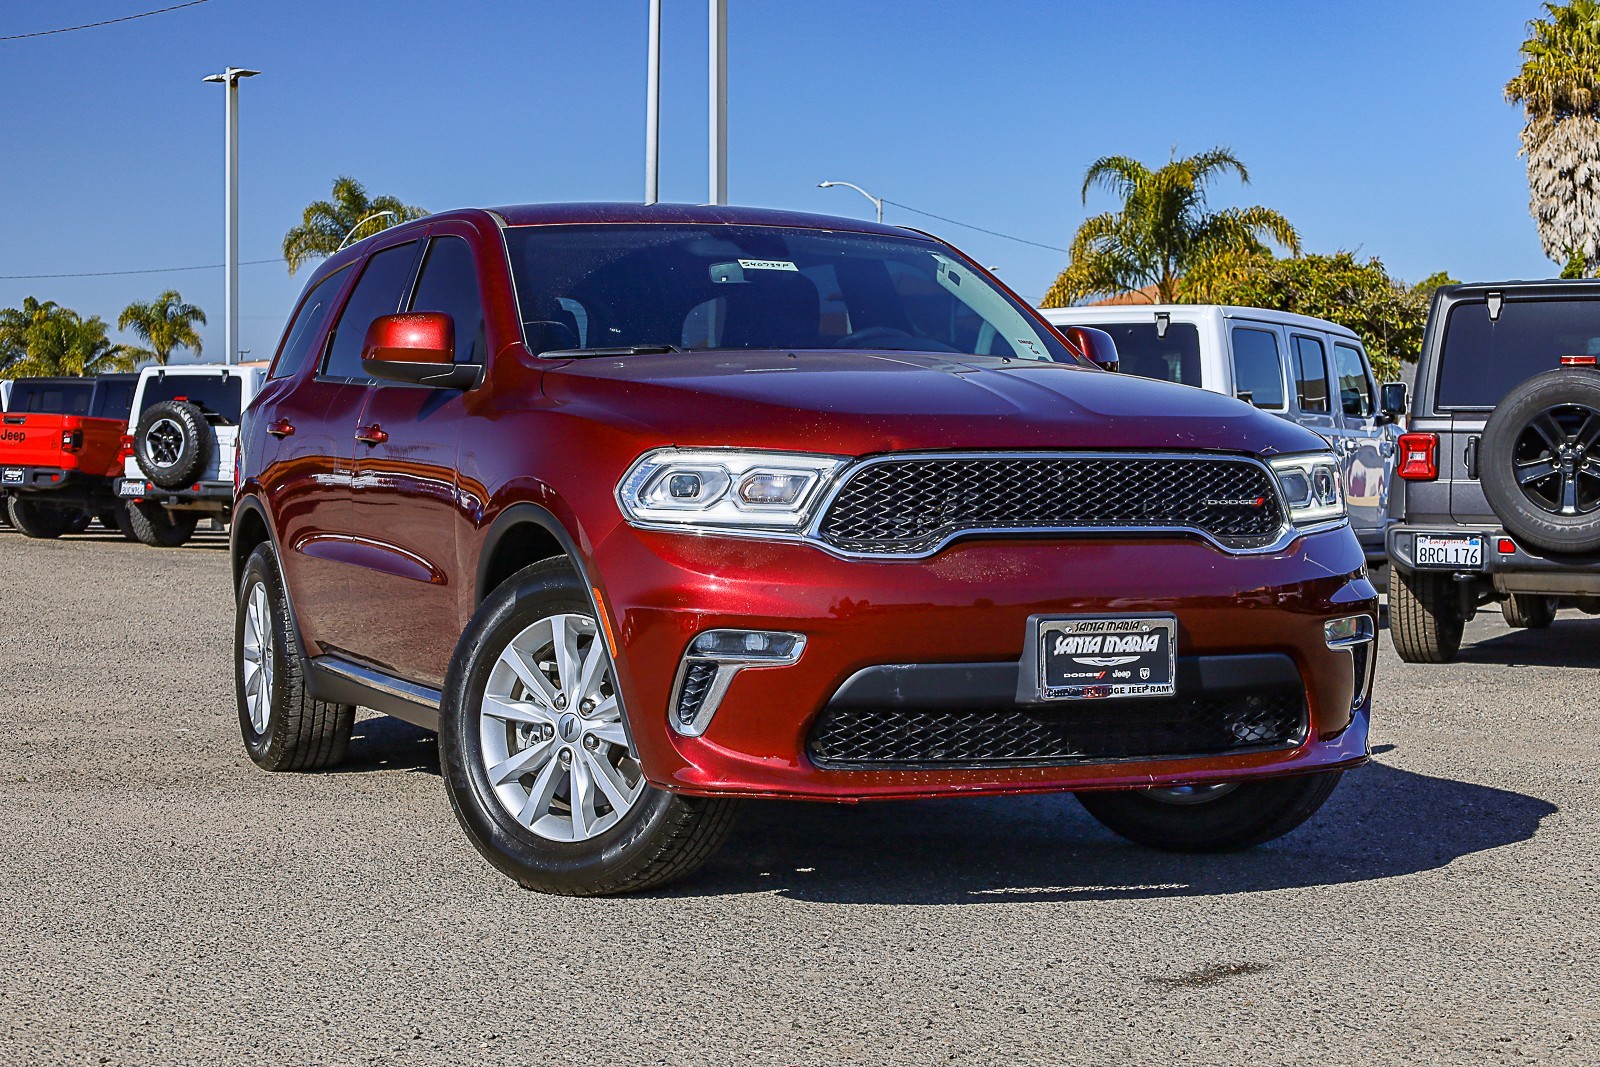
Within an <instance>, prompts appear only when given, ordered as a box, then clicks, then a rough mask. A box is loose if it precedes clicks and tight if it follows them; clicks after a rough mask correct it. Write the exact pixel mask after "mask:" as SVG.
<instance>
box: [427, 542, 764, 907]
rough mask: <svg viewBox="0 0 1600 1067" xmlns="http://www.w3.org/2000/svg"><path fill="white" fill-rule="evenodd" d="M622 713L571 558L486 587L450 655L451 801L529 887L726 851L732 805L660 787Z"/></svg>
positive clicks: (612, 882) (492, 855)
mask: <svg viewBox="0 0 1600 1067" xmlns="http://www.w3.org/2000/svg"><path fill="white" fill-rule="evenodd" d="M622 715H623V713H622V707H621V704H620V701H619V699H618V696H617V688H616V677H615V668H614V667H613V665H612V663H611V657H610V654H609V653H608V651H607V649H606V645H605V640H604V638H603V637H602V636H601V634H600V628H599V625H598V623H597V622H596V620H595V617H594V608H593V606H592V605H591V604H590V601H589V597H588V595H587V591H586V590H585V588H584V585H583V582H582V581H581V580H580V579H579V577H578V575H577V574H576V573H575V572H574V571H573V569H572V567H571V565H570V563H569V562H568V561H567V560H565V559H553V560H546V561H545V562H543V563H538V564H535V565H533V566H531V567H528V568H526V569H525V570H522V571H519V572H518V573H517V574H515V575H513V576H512V577H511V578H510V579H508V580H507V581H506V582H505V583H504V584H503V585H501V586H500V587H499V588H498V589H496V590H495V591H494V592H493V593H492V594H490V596H489V597H488V598H487V599H486V600H485V601H484V602H483V604H482V606H480V607H479V609H478V611H477V613H476V614H475V615H474V616H473V618H472V621H471V623H469V624H468V626H467V631H466V633H465V634H463V635H462V638H461V643H460V645H459V646H458V647H457V649H456V654H455V657H454V659H453V660H452V662H451V665H450V673H449V676H448V677H447V678H446V681H445V692H444V704H443V706H442V708H441V709H440V728H439V762H440V766H441V768H442V769H443V772H444V779H445V785H446V788H447V789H448V791H449V794H450V803H451V806H452V807H453V808H454V809H455V813H456V818H457V819H458V820H460V822H461V826H462V828H463V829H464V830H465V831H466V833H467V837H468V838H469V839H470V840H471V841H472V843H473V845H474V846H475V847H476V848H477V849H478V851H479V852H480V853H482V854H483V856H484V858H485V859H487V860H488V861H489V862H490V863H491V864H493V865H494V866H495V867H496V868H498V869H499V870H500V871H502V872H503V873H505V874H507V875H509V876H510V877H511V878H513V879H515V880H516V881H517V882H519V883H520V884H521V885H523V886H524V887H526V888H528V889H535V890H539V891H541V892H546V893H560V894H565V895H571V896H595V895H602V894H611V893H628V892H636V891H640V890H645V889H652V888H655V887H657V886H660V885H664V884H666V883H667V882H670V881H674V880H676V879H678V878H682V877H685V876H686V875H688V874H690V873H691V872H693V871H694V870H695V869H696V868H698V867H699V866H700V865H701V864H702V863H704V862H705V861H706V859H708V858H709V857H710V856H711V855H712V853H713V852H715V851H716V849H717V848H718V846H720V845H721V844H722V842H723V840H724V838H725V837H726V836H727V833H728V830H729V828H730V827H731V825H732V817H733V811H734V805H733V803H732V802H731V801H728V800H719V799H704V798H695V797H681V796H677V795H676V794H673V793H668V792H666V791H664V790H660V789H657V788H655V787H654V786H652V785H650V784H649V782H647V781H646V780H645V778H644V772H643V770H642V769H641V768H640V767H639V763H638V761H637V759H636V758H635V756H634V754H633V753H632V750H631V747H630V745H629V742H628V735H627V729H626V726H625V725H624V723H623V718H622Z"/></svg>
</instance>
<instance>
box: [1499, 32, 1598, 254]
mask: <svg viewBox="0 0 1600 1067" xmlns="http://www.w3.org/2000/svg"><path fill="white" fill-rule="evenodd" d="M1544 11H1545V16H1546V17H1545V18H1543V19H1534V20H1533V21H1532V22H1529V23H1528V39H1527V40H1526V41H1524V42H1523V43H1522V55H1523V61H1522V69H1521V70H1520V71H1519V72H1518V73H1517V76H1516V77H1515V78H1512V79H1511V81H1510V82H1508V83H1507V84H1506V99H1508V100H1510V101H1511V102H1512V103H1518V104H1521V105H1522V109H1523V113H1524V115H1525V117H1526V122H1525V123H1524V125H1523V127H1522V154H1523V155H1525V156H1527V157H1528V190H1529V194H1530V196H1529V204H1528V209H1529V211H1530V212H1531V213H1532V215H1533V219H1534V224H1535V225H1536V226H1537V227H1538V229H1539V240H1540V242H1541V243H1542V244H1543V245H1544V253H1545V255H1547V256H1549V257H1550V258H1551V259H1553V260H1554V261H1555V262H1557V263H1560V264H1563V265H1564V266H1565V267H1566V272H1567V273H1570V274H1574V275H1579V276H1582V275H1592V274H1594V273H1595V271H1596V269H1597V268H1600V2H1597V0H1571V3H1568V4H1557V3H1546V4H1545V5H1544Z"/></svg>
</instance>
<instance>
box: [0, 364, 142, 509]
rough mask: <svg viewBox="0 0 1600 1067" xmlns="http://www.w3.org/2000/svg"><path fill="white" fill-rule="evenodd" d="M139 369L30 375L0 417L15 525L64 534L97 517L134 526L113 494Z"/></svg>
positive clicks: (6, 488)
mask: <svg viewBox="0 0 1600 1067" xmlns="http://www.w3.org/2000/svg"><path fill="white" fill-rule="evenodd" d="M137 383H138V376H137V375H134V374H105V375H101V376H99V377H95V378H22V379H19V380H18V381H17V382H15V383H14V384H13V385H12V389H11V402H10V404H9V405H8V407H7V410H6V412H5V414H4V415H0V494H3V495H4V497H5V505H6V512H7V514H8V516H9V517H10V520H11V525H13V526H15V527H16V528H17V529H18V530H19V531H20V532H22V533H23V534H25V535H27V536H28V537H60V536H61V535H62V534H64V533H72V532H76V531H78V530H82V529H83V528H84V527H85V526H87V525H88V523H89V520H90V519H91V518H95V517H99V518H100V519H101V520H102V521H103V522H104V523H105V524H106V525H108V526H113V527H116V528H119V529H120V528H122V527H124V526H126V521H125V519H123V518H122V517H121V515H120V512H121V511H122V509H123V507H124V505H122V504H121V503H120V502H119V501H118V500H117V498H116V494H115V493H114V492H113V488H114V486H113V481H112V479H114V478H115V477H116V476H117V475H119V474H121V473H122V454H123V445H124V440H123V439H124V436H125V435H126V434H127V432H128V411H129V409H130V407H131V406H132V402H133V390H134V386H135V385H136V384H137Z"/></svg>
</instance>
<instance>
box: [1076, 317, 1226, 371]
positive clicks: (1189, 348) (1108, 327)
mask: <svg viewBox="0 0 1600 1067" xmlns="http://www.w3.org/2000/svg"><path fill="white" fill-rule="evenodd" d="M1091 325H1092V326H1093V327H1094V328H1095V329H1097V330H1104V331H1105V332H1106V333H1109V334H1110V335H1111V339H1112V340H1114V341H1116V342H1117V361H1118V365H1117V369H1118V370H1120V371H1121V372H1122V373H1123V374H1137V375H1138V376H1139V377H1141V378H1154V379H1155V380H1156V381H1160V382H1177V383H1178V384H1180V385H1199V384H1200V331H1199V330H1197V329H1196V328H1195V327H1194V324H1193V323H1188V322H1174V323H1169V324H1168V326H1167V335H1166V336H1165V337H1157V336H1156V324H1155V323H1153V322H1096V323H1087V322H1084V323H1068V324H1066V325H1063V326H1062V329H1067V328H1068V326H1091Z"/></svg>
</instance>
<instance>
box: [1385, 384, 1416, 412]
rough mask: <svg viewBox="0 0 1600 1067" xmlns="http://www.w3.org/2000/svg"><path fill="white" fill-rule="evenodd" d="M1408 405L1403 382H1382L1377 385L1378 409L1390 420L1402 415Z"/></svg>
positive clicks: (1409, 403)
mask: <svg viewBox="0 0 1600 1067" xmlns="http://www.w3.org/2000/svg"><path fill="white" fill-rule="evenodd" d="M1410 406H1411V402H1410V398H1409V397H1408V396H1407V395H1406V383H1405V382H1384V383H1383V384H1382V385H1380V386H1378V410H1379V411H1381V412H1382V413H1383V414H1385V415H1387V416H1389V418H1390V419H1391V420H1393V419H1398V418H1399V417H1400V416H1401V415H1404V414H1405V413H1406V411H1407V409H1408V408H1410Z"/></svg>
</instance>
